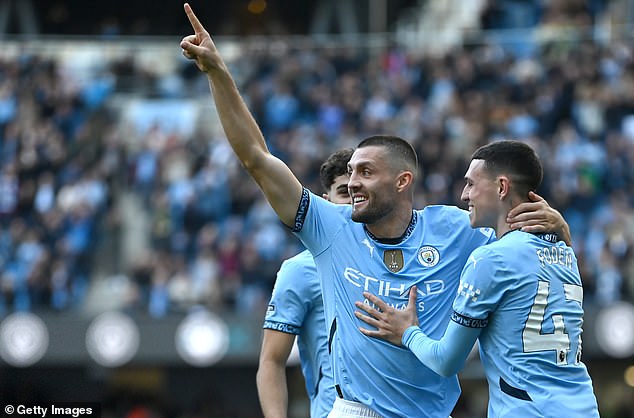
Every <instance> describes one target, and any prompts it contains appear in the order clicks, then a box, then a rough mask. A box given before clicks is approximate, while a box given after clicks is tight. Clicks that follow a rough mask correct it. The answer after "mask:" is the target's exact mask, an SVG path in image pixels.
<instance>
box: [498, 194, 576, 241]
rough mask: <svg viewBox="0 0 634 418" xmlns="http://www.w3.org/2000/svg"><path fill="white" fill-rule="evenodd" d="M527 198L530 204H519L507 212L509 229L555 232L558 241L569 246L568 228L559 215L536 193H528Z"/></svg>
mask: <svg viewBox="0 0 634 418" xmlns="http://www.w3.org/2000/svg"><path fill="white" fill-rule="evenodd" d="M528 197H529V198H530V199H531V202H526V203H520V204H519V205H517V206H515V207H514V208H513V209H511V210H510V211H509V213H508V216H507V222H508V223H509V225H510V227H511V229H522V231H525V232H555V233H557V235H559V239H560V240H562V241H563V242H565V243H566V245H568V246H571V245H572V237H571V235H570V228H569V227H568V224H567V223H566V220H565V219H564V217H563V216H562V215H561V213H559V212H558V211H557V210H555V209H554V208H552V207H551V206H550V205H549V204H548V202H546V200H544V198H543V197H541V196H540V195H538V194H537V193H534V192H530V193H529V194H528Z"/></svg>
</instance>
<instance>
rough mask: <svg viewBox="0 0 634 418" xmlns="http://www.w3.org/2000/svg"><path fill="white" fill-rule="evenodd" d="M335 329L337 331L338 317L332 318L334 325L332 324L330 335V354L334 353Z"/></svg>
mask: <svg viewBox="0 0 634 418" xmlns="http://www.w3.org/2000/svg"><path fill="white" fill-rule="evenodd" d="M335 331H337V318H335V319H333V320H332V325H330V335H328V354H330V353H332V338H333V337H334V336H335Z"/></svg>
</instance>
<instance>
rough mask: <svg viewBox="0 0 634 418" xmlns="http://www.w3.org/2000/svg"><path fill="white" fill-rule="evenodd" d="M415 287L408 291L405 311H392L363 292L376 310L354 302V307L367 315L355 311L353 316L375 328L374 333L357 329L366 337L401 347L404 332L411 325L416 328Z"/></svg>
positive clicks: (371, 295)
mask: <svg viewBox="0 0 634 418" xmlns="http://www.w3.org/2000/svg"><path fill="white" fill-rule="evenodd" d="M416 295H417V293H416V286H412V288H411V289H410V291H409V300H408V303H407V306H406V307H405V309H403V310H400V309H394V308H393V307H391V306H388V305H387V304H386V303H385V302H383V301H382V300H381V299H379V298H378V297H376V296H375V295H373V294H371V293H369V292H363V296H364V297H366V298H367V299H368V300H369V301H370V302H372V304H373V305H374V306H376V308H374V307H373V306H371V305H367V304H365V303H363V302H360V301H357V302H355V306H356V307H357V308H359V309H361V310H362V311H364V312H365V313H367V314H368V315H364V314H363V313H361V312H359V311H355V313H354V315H355V316H356V317H357V318H359V319H360V320H361V321H363V322H365V323H366V324H368V325H371V326H373V327H375V328H376V331H374V330H369V329H366V328H361V327H359V331H361V333H362V334H364V335H367V336H368V337H375V338H381V339H383V340H386V341H389V342H391V343H392V344H395V345H402V343H401V339H402V338H403V333H405V330H406V329H407V328H409V327H411V326H412V325H416V326H418V315H417V314H416ZM377 308H378V309H377Z"/></svg>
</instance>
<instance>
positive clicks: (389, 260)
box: [383, 250, 405, 273]
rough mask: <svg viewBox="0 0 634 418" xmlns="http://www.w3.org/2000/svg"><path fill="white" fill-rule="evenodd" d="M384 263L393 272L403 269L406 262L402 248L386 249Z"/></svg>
mask: <svg viewBox="0 0 634 418" xmlns="http://www.w3.org/2000/svg"><path fill="white" fill-rule="evenodd" d="M383 263H384V264H385V265H386V266H387V268H388V269H390V271H391V272H392V273H396V272H398V271H401V269H402V268H403V265H405V262H404V261H403V251H402V250H385V252H384V253H383Z"/></svg>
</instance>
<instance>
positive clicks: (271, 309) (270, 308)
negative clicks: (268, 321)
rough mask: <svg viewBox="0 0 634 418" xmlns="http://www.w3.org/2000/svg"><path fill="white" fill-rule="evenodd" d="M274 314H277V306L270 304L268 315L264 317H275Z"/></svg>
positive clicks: (267, 309)
mask: <svg viewBox="0 0 634 418" xmlns="http://www.w3.org/2000/svg"><path fill="white" fill-rule="evenodd" d="M273 314H275V305H273V304H270V305H269V306H268V307H267V308H266V314H265V315H264V316H265V317H266V316H271V315H273Z"/></svg>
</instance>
